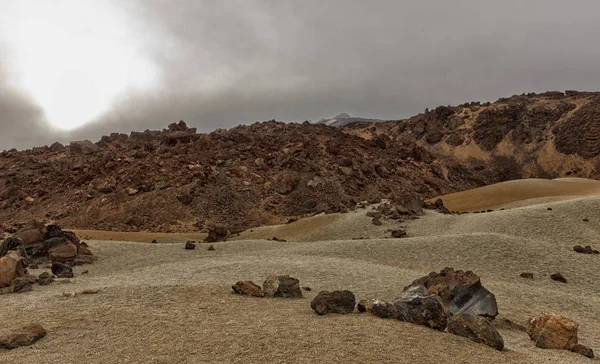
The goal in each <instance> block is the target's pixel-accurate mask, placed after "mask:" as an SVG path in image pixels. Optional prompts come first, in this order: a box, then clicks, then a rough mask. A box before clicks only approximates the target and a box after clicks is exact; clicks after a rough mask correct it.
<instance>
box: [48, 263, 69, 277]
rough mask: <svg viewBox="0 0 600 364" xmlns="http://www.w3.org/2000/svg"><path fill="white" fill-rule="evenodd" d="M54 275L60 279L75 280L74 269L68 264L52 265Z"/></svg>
mask: <svg viewBox="0 0 600 364" xmlns="http://www.w3.org/2000/svg"><path fill="white" fill-rule="evenodd" d="M52 274H54V275H55V276H57V277H58V278H73V268H71V266H70V265H67V264H63V263H59V262H54V263H52Z"/></svg>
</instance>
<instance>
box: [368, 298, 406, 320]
mask: <svg viewBox="0 0 600 364" xmlns="http://www.w3.org/2000/svg"><path fill="white" fill-rule="evenodd" d="M367 308H368V306H365V310H366V309H367ZM371 313H372V314H373V316H377V317H380V318H384V319H387V318H393V319H397V318H398V309H397V308H396V306H395V305H394V304H393V303H390V302H385V301H380V300H374V301H372V302H371Z"/></svg>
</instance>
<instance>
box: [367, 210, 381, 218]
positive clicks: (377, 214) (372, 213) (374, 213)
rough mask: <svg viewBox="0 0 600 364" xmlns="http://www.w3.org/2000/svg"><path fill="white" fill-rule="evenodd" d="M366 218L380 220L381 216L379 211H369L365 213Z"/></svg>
mask: <svg viewBox="0 0 600 364" xmlns="http://www.w3.org/2000/svg"><path fill="white" fill-rule="evenodd" d="M367 216H368V217H372V218H374V219H381V217H382V216H383V214H382V213H381V212H379V211H369V212H367Z"/></svg>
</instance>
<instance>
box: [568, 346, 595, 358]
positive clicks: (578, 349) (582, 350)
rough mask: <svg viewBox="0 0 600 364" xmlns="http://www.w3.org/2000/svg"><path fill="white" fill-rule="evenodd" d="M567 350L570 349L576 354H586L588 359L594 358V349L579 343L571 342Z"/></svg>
mask: <svg viewBox="0 0 600 364" xmlns="http://www.w3.org/2000/svg"><path fill="white" fill-rule="evenodd" d="M569 351H572V352H574V353H577V354H581V355H583V356H586V357H588V358H590V359H594V351H593V350H592V349H591V348H588V347H587V346H584V345H581V344H572V345H570V346H569Z"/></svg>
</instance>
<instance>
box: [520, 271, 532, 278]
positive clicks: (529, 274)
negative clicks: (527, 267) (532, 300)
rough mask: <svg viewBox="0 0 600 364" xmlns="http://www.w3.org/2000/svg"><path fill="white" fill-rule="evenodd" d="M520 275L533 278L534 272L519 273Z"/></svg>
mask: <svg viewBox="0 0 600 364" xmlns="http://www.w3.org/2000/svg"><path fill="white" fill-rule="evenodd" d="M519 277H521V278H526V279H533V273H529V272H523V273H521V274H520V275H519Z"/></svg>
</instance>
